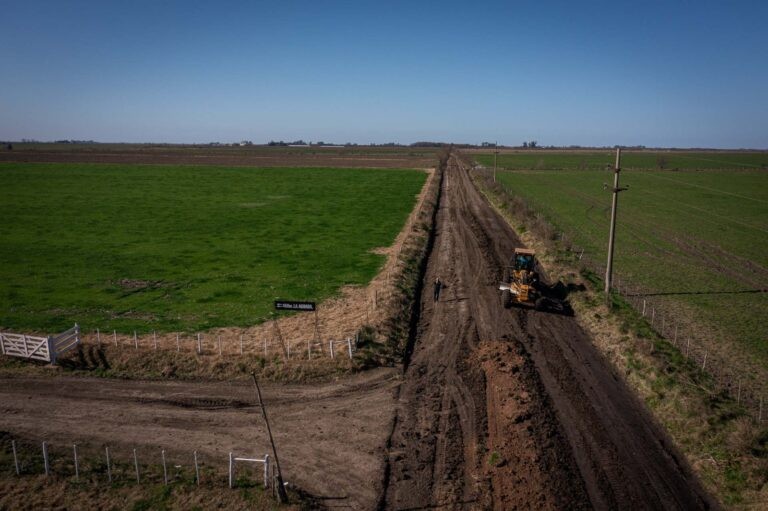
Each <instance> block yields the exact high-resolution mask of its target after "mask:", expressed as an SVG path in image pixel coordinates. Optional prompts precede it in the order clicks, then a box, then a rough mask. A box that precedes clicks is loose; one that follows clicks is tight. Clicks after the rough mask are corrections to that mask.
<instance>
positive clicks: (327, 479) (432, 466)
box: [0, 160, 714, 510]
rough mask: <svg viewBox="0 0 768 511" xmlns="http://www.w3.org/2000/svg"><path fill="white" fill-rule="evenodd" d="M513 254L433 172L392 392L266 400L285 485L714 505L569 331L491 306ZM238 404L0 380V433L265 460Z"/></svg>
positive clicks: (375, 374)
mask: <svg viewBox="0 0 768 511" xmlns="http://www.w3.org/2000/svg"><path fill="white" fill-rule="evenodd" d="M518 243H519V242H518V240H517V238H516V236H515V234H514V232H513V231H512V230H511V229H510V228H509V227H508V226H507V224H506V223H505V222H504V221H503V220H502V219H501V218H500V217H499V216H498V215H497V214H496V213H495V212H494V211H493V209H492V208H491V207H490V206H489V205H488V204H487V202H485V201H484V200H483V199H482V197H481V196H480V195H479V193H478V192H477V191H476V190H475V188H474V187H473V186H472V184H471V182H470V180H469V178H468V176H467V174H466V172H465V171H464V170H463V169H461V168H460V167H459V163H458V162H457V161H456V160H451V165H450V166H449V168H448V169H447V171H446V173H445V178H444V182H443V189H442V199H441V205H440V209H439V212H438V216H437V232H436V238H435V244H434V249H433V252H432V254H431V256H430V259H429V262H428V268H427V275H426V284H425V292H424V296H423V297H422V302H421V311H420V316H419V323H418V325H417V331H416V333H417V335H416V338H415V342H414V347H413V352H412V356H411V357H410V360H409V364H408V366H407V369H406V371H405V374H404V376H403V378H402V382H403V383H402V385H401V386H400V387H399V391H397V388H398V382H399V381H400V377H399V375H398V372H397V371H395V370H388V369H379V370H375V371H371V372H367V373H364V374H360V375H358V376H355V377H353V378H350V379H347V380H344V381H341V382H338V383H329V384H324V385H304V386H300V385H268V386H266V388H265V399H266V401H267V404H268V405H269V406H270V416H271V417H272V418H273V420H274V424H275V429H276V432H277V441H278V445H279V446H280V448H281V461H282V464H283V468H284V471H285V472H286V478H287V479H288V480H289V481H292V482H295V483H296V484H298V485H299V486H300V487H301V488H302V489H304V490H306V491H308V492H309V493H311V494H313V495H315V496H317V497H319V498H320V499H321V500H320V501H321V502H323V503H324V504H325V505H328V506H329V507H348V508H352V509H370V508H375V507H377V506H378V508H380V509H424V508H433V507H439V508H441V509H499V510H502V509H503V510H506V509H519V508H522V509H566V508H567V509H589V508H597V509H615V508H623V509H705V508H708V507H713V506H714V505H713V504H712V503H711V501H710V500H709V498H708V497H707V496H706V494H705V493H704V491H703V490H702V489H701V487H700V485H699V483H698V482H697V481H696V480H695V478H693V477H692V476H691V474H690V470H689V469H688V467H687V465H686V463H685V461H684V459H683V458H682V457H681V456H680V455H679V454H677V452H676V451H675V449H674V448H673V447H672V446H671V444H670V442H669V440H668V438H667V436H666V435H665V434H664V433H663V432H662V431H661V430H660V429H659V428H658V427H657V426H656V425H655V424H654V423H653V421H652V420H651V419H650V417H649V416H648V414H647V413H646V412H645V410H644V408H643V407H642V405H641V404H640V403H639V402H638V401H637V399H636V398H635V397H634V396H633V395H632V393H631V391H630V390H629V389H628V388H627V387H626V385H625V384H624V383H623V382H622V380H621V379H619V378H617V377H615V376H614V375H613V374H612V373H611V371H610V370H609V369H608V365H607V363H606V362H605V361H604V360H603V359H602V358H601V357H600V355H599V354H598V353H597V351H596V350H595V349H594V348H593V346H592V344H591V342H590V340H589V338H588V337H587V336H586V334H585V333H584V332H583V331H582V330H581V329H580V328H579V326H578V325H577V323H576V322H575V320H574V319H573V318H569V317H564V316H557V315H552V314H546V313H539V312H535V311H528V310H518V309H514V310H505V309H503V308H502V306H501V302H500V297H499V292H498V291H497V289H496V284H497V282H498V280H499V277H500V275H501V265H502V262H503V261H505V260H506V259H507V258H508V257H509V254H510V253H511V251H512V249H513V248H514V247H515V246H516V245H517V244H518ZM438 275H439V276H440V278H441V279H442V280H443V281H445V282H446V283H447V288H445V289H444V290H443V292H442V294H441V298H440V301H439V303H437V304H435V303H434V302H433V300H432V296H431V293H432V289H431V285H430V282H431V281H432V280H434V278H435V276H438ZM395 395H396V397H395V398H393V396H395ZM253 402H254V399H253V393H252V389H251V387H249V386H247V385H226V384H216V383H200V384H196V383H188V382H136V381H109V380H97V379H75V378H65V377H54V378H2V379H0V412H2V413H1V414H0V430H5V431H10V432H11V433H14V434H21V433H25V436H28V437H32V438H46V439H48V440H49V441H51V442H54V443H55V442H56V441H59V442H61V443H65V442H70V441H74V440H78V441H81V442H84V443H107V442H108V443H110V444H112V445H114V444H115V443H118V442H119V443H121V444H123V445H125V446H134V445H135V446H142V445H146V446H152V447H154V446H158V445H165V446H175V447H176V448H177V449H183V448H186V449H189V450H192V449H198V450H200V451H201V452H206V453H209V454H210V455H214V454H215V455H217V456H221V455H222V454H223V453H226V452H228V451H229V450H230V449H236V450H245V451H252V450H253V449H256V450H257V451H258V452H261V451H265V452H266V446H267V443H266V437H265V433H264V429H263V427H262V425H261V421H260V418H259V414H258V412H257V410H256V409H255V407H253V406H252V405H253ZM196 403H197V404H196ZM200 403H203V405H204V406H203V405H199V404H200ZM205 403H220V404H221V405H222V406H214V407H211V406H208V405H205ZM242 405H246V406H242ZM393 417H394V418H395V419H394V422H392V419H393ZM73 430H74V431H75V433H73V432H72V431H73ZM387 446H388V447H387ZM387 449H388V453H387Z"/></svg>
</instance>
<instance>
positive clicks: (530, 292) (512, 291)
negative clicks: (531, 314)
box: [499, 248, 568, 312]
mask: <svg viewBox="0 0 768 511" xmlns="http://www.w3.org/2000/svg"><path fill="white" fill-rule="evenodd" d="M559 285H561V284H559ZM499 289H500V290H501V302H502V305H504V308H506V309H508V308H510V307H512V306H513V305H518V306H523V307H531V308H534V309H536V310H539V311H551V312H567V310H568V304H567V302H565V301H563V300H561V299H558V298H555V297H554V296H550V295H552V294H553V293H552V292H551V291H553V290H552V289H549V288H548V287H547V286H546V285H544V284H543V283H542V282H541V281H540V280H539V272H538V271H537V262H536V252H534V251H533V250H530V249H527V248H516V249H515V253H514V255H513V256H512V260H511V261H510V263H509V265H508V266H507V267H506V268H505V269H504V281H503V282H501V283H500V284H499ZM545 293H546V294H545Z"/></svg>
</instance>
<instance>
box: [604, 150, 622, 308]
mask: <svg viewBox="0 0 768 511" xmlns="http://www.w3.org/2000/svg"><path fill="white" fill-rule="evenodd" d="M619 172H621V148H620V147H617V148H616V165H615V167H614V169H613V189H612V191H613V199H612V201H611V232H610V234H609V235H608V263H607V264H606V266H605V292H606V293H610V291H611V284H612V283H613V282H612V280H613V248H614V239H615V237H616V208H617V207H618V202H619V192H623V191H624V190H626V189H627V187H624V188H619ZM604 186H605V188H608V185H607V184H606V185H604Z"/></svg>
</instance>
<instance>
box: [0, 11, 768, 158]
mask: <svg viewBox="0 0 768 511" xmlns="http://www.w3.org/2000/svg"><path fill="white" fill-rule="evenodd" d="M0 13H1V14H0V49H2V51H1V52H0V139H6V140H19V139H22V138H33V139H38V140H53V139H60V138H67V139H93V140H97V141H104V142H110V141H114V142H117V141H124V142H208V141H222V142H227V141H236V140H243V139H249V140H253V141H254V142H257V143H262V142H266V141H268V140H270V139H275V140H277V139H286V140H289V139H290V140H293V139H299V138H302V139H304V140H312V141H318V140H324V141H332V142H347V141H350V142H358V143H368V142H377V143H382V142H389V141H395V142H403V143H410V142H414V141H419V140H442V141H453V142H470V143H479V142H482V141H495V140H498V141H499V143H504V144H513V145H517V144H520V143H522V141H523V140H532V139H533V140H538V141H539V143H540V144H544V145H550V144H551V145H569V144H579V145H614V144H626V145H634V144H642V145H646V146H665V147H671V146H675V147H696V146H699V147H704V146H706V147H723V148H738V147H752V148H768V30H766V22H768V2H758V1H755V2H746V1H731V2H724V1H721V2H709V1H674V0H669V1H664V2H653V1H640V0H637V1H634V2H619V1H613V2H608V1H605V2H602V1H600V2H573V1H563V2H511V1H508V2H485V3H484V2H442V3H437V2H434V3H433V2H416V1H413V2H398V1H393V2H365V1H358V2H323V1H319V0H318V1H314V2H299V1H272V2H258V1H250V2H245V1H243V2H226V1H222V2H194V1H184V2H171V1H159V0H157V1H130V2H124V1H106V0H102V1H93V2H87V1H51V2H40V1H35V0H25V1H24V2H19V1H13V2H10V1H5V0H0Z"/></svg>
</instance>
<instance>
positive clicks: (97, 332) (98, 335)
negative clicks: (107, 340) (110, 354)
mask: <svg viewBox="0 0 768 511" xmlns="http://www.w3.org/2000/svg"><path fill="white" fill-rule="evenodd" d="M96 342H97V343H98V345H99V349H101V332H99V329H98V328H97V329H96Z"/></svg>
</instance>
